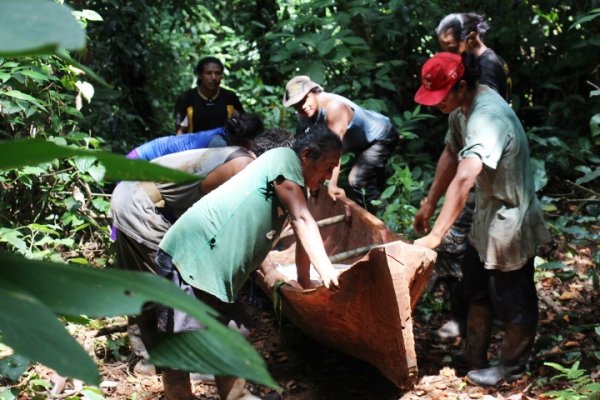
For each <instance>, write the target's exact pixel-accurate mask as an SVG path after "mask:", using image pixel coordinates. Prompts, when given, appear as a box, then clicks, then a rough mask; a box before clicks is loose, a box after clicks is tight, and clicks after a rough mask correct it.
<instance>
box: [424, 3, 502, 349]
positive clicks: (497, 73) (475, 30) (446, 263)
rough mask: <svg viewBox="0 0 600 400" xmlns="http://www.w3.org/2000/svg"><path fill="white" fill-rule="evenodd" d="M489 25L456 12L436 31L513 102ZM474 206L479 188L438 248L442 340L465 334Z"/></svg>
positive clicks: (447, 45) (487, 82) (448, 47)
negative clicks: (444, 310)
mask: <svg viewBox="0 0 600 400" xmlns="http://www.w3.org/2000/svg"><path fill="white" fill-rule="evenodd" d="M489 28H490V26H489V24H488V23H487V21H486V20H485V18H484V17H483V16H482V15H479V14H476V13H452V14H448V15H446V16H445V17H444V18H442V20H441V21H440V23H439V24H438V26H437V27H436V28H435V34H436V36H437V38H438V42H439V44H440V47H441V48H442V50H443V51H448V52H450V53H454V54H462V53H465V52H468V53H470V54H471V55H473V57H474V58H475V59H476V60H477V62H478V63H479V66H480V67H481V75H480V76H479V83H480V84H482V85H486V86H488V87H489V88H491V89H493V90H495V91H496V92H498V94H500V95H501V96H502V97H504V99H505V100H506V101H507V102H509V103H510V97H511V90H512V80H511V78H510V69H509V68H508V64H507V63H506V62H505V61H504V59H503V58H502V57H500V56H499V55H498V54H496V53H495V52H494V51H493V50H492V49H491V48H489V47H487V46H486V44H485V43H484V41H483V38H484V36H485V34H486V33H487V32H488V30H489ZM453 112H454V113H456V112H458V110H455V111H453ZM450 118H453V117H452V116H450ZM444 153H446V154H445V155H444V156H452V157H453V156H454V155H453V154H452V153H453V149H452V148H450V147H449V146H448V145H446V147H445V148H444ZM474 208H475V188H473V189H472V190H471V193H469V197H468V199H467V202H466V204H465V207H464V208H463V211H462V213H461V214H460V216H459V217H458V218H457V219H456V221H455V222H454V224H453V225H452V227H451V228H450V229H449V230H448V232H447V233H446V235H445V236H444V238H443V239H442V243H441V244H440V246H439V247H438V248H437V249H436V251H437V253H438V258H437V260H436V264H435V269H436V274H437V276H438V277H439V278H440V279H443V280H444V281H445V282H446V283H447V285H448V289H449V292H450V293H449V294H450V320H449V321H447V322H446V323H445V324H443V325H442V326H441V327H440V328H439V329H438V330H436V331H435V332H434V335H435V336H436V337H437V338H438V339H439V340H442V341H446V340H453V339H456V337H458V336H464V335H465V329H466V323H467V311H468V305H467V304H466V302H465V300H464V298H463V293H464V291H463V288H462V266H461V264H462V261H463V257H464V253H465V250H466V248H467V236H468V234H469V230H470V229H471V224H472V223H473V211H474Z"/></svg>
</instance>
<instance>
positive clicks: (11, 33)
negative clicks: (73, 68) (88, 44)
mask: <svg viewBox="0 0 600 400" xmlns="http://www.w3.org/2000/svg"><path fill="white" fill-rule="evenodd" d="M1 8H2V12H0V56H20V55H49V54H53V53H54V52H55V51H56V50H57V49H69V50H76V49H81V48H83V47H84V46H85V32H84V31H83V28H82V27H81V25H80V24H79V22H77V20H76V19H75V17H73V15H72V14H71V9H70V8H69V7H67V6H65V5H61V4H57V3H55V2H54V1H52V0H12V1H7V0H4V1H2V6H1Z"/></svg>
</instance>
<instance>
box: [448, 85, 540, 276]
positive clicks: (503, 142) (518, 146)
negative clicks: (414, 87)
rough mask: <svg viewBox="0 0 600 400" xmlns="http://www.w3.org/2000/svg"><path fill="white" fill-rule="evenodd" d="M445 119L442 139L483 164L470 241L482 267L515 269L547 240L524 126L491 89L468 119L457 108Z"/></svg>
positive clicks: (476, 101) (475, 102)
mask: <svg viewBox="0 0 600 400" xmlns="http://www.w3.org/2000/svg"><path fill="white" fill-rule="evenodd" d="M448 123H449V130H448V134H447V135H446V143H447V144H449V145H450V146H452V147H453V148H454V149H456V150H458V159H459V161H460V160H462V159H464V158H467V157H475V158H478V159H480V160H481V161H482V162H483V170H482V171H481V173H480V174H479V176H478V177H477V181H476V194H475V214H474V217H473V226H472V228H471V232H470V234H469V243H470V244H471V245H472V246H473V247H475V248H476V249H477V251H478V253H479V256H480V258H481V259H482V261H483V262H484V263H485V267H486V268H487V269H498V270H502V271H512V270H516V269H519V268H521V267H522V266H523V265H524V264H525V262H526V261H527V260H528V259H530V258H532V257H534V256H535V254H536V250H537V248H538V246H540V245H543V244H545V243H547V242H548V241H549V240H550V234H549V233H548V230H547V229H546V227H545V225H544V220H543V216H542V211H541V207H540V204H539V202H538V199H537V197H536V195H535V187H534V181H533V173H532V171H531V165H530V160H529V146H528V144H527V137H526V135H525V131H524V130H523V126H522V125H521V123H520V121H519V119H518V118H517V115H516V114H515V113H514V111H513V110H512V108H510V106H509V105H508V104H507V103H506V102H505V101H504V99H503V98H502V97H500V95H498V94H497V93H496V92H494V91H493V90H486V91H484V92H481V93H479V94H478V95H476V96H475V99H474V100H473V104H472V106H471V110H470V114H469V117H468V118H467V119H465V116H464V115H463V113H462V112H461V111H460V110H457V111H454V112H452V113H451V114H450V118H449V120H448Z"/></svg>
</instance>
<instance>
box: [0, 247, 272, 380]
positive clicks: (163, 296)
mask: <svg viewBox="0 0 600 400" xmlns="http://www.w3.org/2000/svg"><path fill="white" fill-rule="evenodd" d="M0 281H2V282H6V284H7V285H8V284H11V285H13V286H16V287H19V288H20V289H21V291H23V292H25V293H27V295H28V296H29V297H31V298H35V299H36V300H37V301H39V302H41V303H42V304H43V305H44V306H46V307H48V308H49V309H50V310H52V311H53V312H55V313H57V314H59V315H67V316H77V315H82V314H83V315H86V316H89V317H99V316H116V315H134V314H138V313H139V312H140V309H141V307H142V305H143V304H145V303H148V302H154V303H161V304H165V305H168V306H170V307H173V308H176V309H179V310H182V311H184V312H186V313H187V314H189V315H190V316H192V317H194V318H196V319H197V320H198V321H200V322H201V323H202V324H203V325H204V326H205V327H206V329H203V330H200V331H195V332H193V333H190V334H186V335H184V336H183V339H182V340H184V344H181V343H177V342H171V341H170V340H169V342H168V344H166V345H165V346H168V347H169V349H165V348H161V351H162V352H159V353H158V354H154V351H153V350H152V349H150V356H151V359H152V361H153V362H154V363H156V365H161V366H164V367H170V368H182V367H185V368H186V369H190V370H193V371H198V372H205V373H224V374H226V375H236V376H240V377H244V378H247V379H249V380H252V381H255V382H258V383H262V384H265V385H268V386H271V387H276V386H277V383H276V382H275V381H274V380H273V379H272V378H271V377H270V376H269V374H268V372H267V369H266V365H265V363H264V360H263V359H262V358H261V357H260V355H259V354H258V353H256V351H255V350H254V349H253V348H252V346H250V344H248V342H246V340H245V339H244V338H243V337H242V336H241V335H240V334H239V333H238V332H235V331H233V330H231V329H229V328H227V327H225V326H224V325H223V324H221V323H220V322H219V321H217V320H216V319H215V318H213V317H214V316H216V315H217V313H216V312H215V311H214V310H212V309H211V308H209V307H208V306H206V305H205V304H203V303H201V302H199V301H198V300H196V299H195V298H193V297H191V296H189V295H187V294H186V293H185V292H183V291H182V290H180V289H179V288H177V287H176V286H175V285H173V284H172V283H171V282H169V281H168V280H166V279H163V278H160V277H158V276H154V275H152V274H149V273H144V272H134V271H125V270H116V269H109V270H98V269H93V268H85V267H75V266H72V265H65V264H54V263H48V262H41V261H33V260H27V259H24V258H21V257H16V256H11V255H8V254H2V253H0ZM29 297H28V298H29ZM8 322H9V323H12V324H16V325H20V324H27V321H21V320H20V319H18V318H17V319H14V318H11V319H8ZM0 330H2V331H4V327H3V326H0ZM47 335H54V333H47ZM177 336H179V335H177ZM190 337H191V339H189V338H190ZM46 340H47V339H46V338H45V336H44V335H41V334H40V335H38V336H37V337H29V338H27V346H29V349H30V353H24V352H21V351H19V353H21V354H24V355H26V356H28V357H30V358H31V359H32V360H39V359H38V358H36V355H35V354H37V353H35V354H31V352H36V351H43V349H40V347H44V346H45V341H46ZM174 340H179V339H174ZM190 341H191V342H193V343H196V344H202V345H203V346H207V348H204V347H201V348H193V349H192V348H188V347H186V348H187V350H188V351H189V352H191V353H193V357H192V360H187V361H186V363H185V364H184V365H183V366H182V365H181V364H179V360H177V359H175V358H172V357H171V356H169V352H170V350H177V348H179V347H178V346H188V345H189V344H190ZM5 342H6V344H7V345H9V346H11V347H13V348H15V343H16V344H17V345H19V347H20V346H23V345H24V343H22V341H20V337H13V338H12V340H11V341H10V342H9V341H8V340H6V341H5ZM171 343H173V344H172V345H171ZM170 347H175V349H170ZM211 349H219V350H218V351H219V354H218V357H215V356H214V354H213V353H212V351H213V350H211ZM165 353H166V354H165ZM69 354H71V353H69ZM55 361H56V362H58V361H59V360H55ZM52 362H53V361H52V360H50V363H46V362H45V364H46V365H48V366H49V367H51V368H56V366H55V365H54V364H53V363H52ZM207 368H209V369H207ZM71 376H76V375H71ZM86 376H88V379H89V375H86ZM84 380H85V379H84Z"/></svg>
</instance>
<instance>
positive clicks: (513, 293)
mask: <svg viewBox="0 0 600 400" xmlns="http://www.w3.org/2000/svg"><path fill="white" fill-rule="evenodd" d="M533 273H534V265H533V258H531V259H529V260H528V261H527V262H526V263H525V265H523V266H522V267H521V268H520V269H517V270H514V271H508V272H502V271H498V270H488V269H485V268H484V263H483V262H482V261H481V260H480V258H479V254H478V253H477V250H475V248H474V247H473V246H471V245H468V246H467V250H466V251H465V255H464V264H463V283H464V293H465V300H466V301H467V302H468V303H490V304H491V305H492V307H493V309H494V311H495V313H496V315H497V316H498V318H499V319H500V320H501V321H502V322H504V323H506V324H519V325H536V324H537V321H538V318H539V311H538V297H537V292H536V289H535V282H534V281H533Z"/></svg>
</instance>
